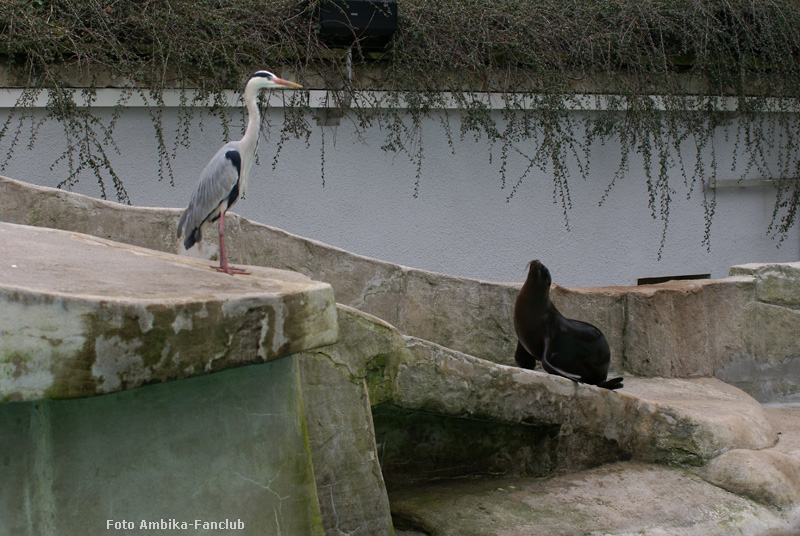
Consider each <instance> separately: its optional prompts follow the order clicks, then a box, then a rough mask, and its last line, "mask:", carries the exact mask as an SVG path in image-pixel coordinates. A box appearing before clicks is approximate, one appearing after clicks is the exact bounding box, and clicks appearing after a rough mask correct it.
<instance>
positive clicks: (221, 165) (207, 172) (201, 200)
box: [178, 144, 239, 249]
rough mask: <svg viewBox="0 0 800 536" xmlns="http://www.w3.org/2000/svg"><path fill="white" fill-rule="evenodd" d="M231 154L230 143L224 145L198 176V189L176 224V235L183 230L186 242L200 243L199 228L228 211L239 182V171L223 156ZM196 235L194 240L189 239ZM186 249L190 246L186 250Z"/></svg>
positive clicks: (232, 149)
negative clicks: (232, 193) (232, 194)
mask: <svg viewBox="0 0 800 536" xmlns="http://www.w3.org/2000/svg"><path fill="white" fill-rule="evenodd" d="M230 151H235V148H233V147H231V144H226V145H224V146H223V147H222V148H221V149H220V150H219V151H217V154H215V155H214V157H213V158H212V159H211V161H210V162H209V163H208V165H206V167H205V169H203V171H202V173H200V179H199V180H198V182H197V188H196V189H195V191H194V194H193V195H192V199H191V201H190V202H189V206H188V207H187V208H186V210H185V211H184V213H183V215H182V216H181V220H180V223H179V224H178V233H179V234H178V236H180V233H181V231H182V230H183V231H185V232H186V242H191V243H194V242H196V241H197V240H199V239H200V236H199V231H200V227H201V226H202V225H203V224H204V223H206V222H207V221H211V220H214V219H216V218H217V217H218V216H219V213H220V212H221V211H224V210H226V209H227V208H228V204H229V199H230V196H231V192H232V191H234V190H235V189H236V187H237V184H238V182H239V168H238V167H237V166H236V165H234V162H233V161H232V160H231V159H230V158H228V157H227V156H226V154H227V153H228V152H230ZM196 232H197V234H198V235H197V239H196V240H190V237H191V236H192V235H194V234H195V233H196ZM186 242H185V243H184V245H185V244H186ZM189 247H191V245H190V246H187V249H188V248H189Z"/></svg>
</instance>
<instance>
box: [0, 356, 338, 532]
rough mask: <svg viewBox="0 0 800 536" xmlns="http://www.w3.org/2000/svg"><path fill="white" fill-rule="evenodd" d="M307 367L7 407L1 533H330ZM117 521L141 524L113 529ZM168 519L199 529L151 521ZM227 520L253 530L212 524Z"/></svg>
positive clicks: (278, 366)
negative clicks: (152, 526) (315, 453)
mask: <svg viewBox="0 0 800 536" xmlns="http://www.w3.org/2000/svg"><path fill="white" fill-rule="evenodd" d="M298 368H299V359H298V358H297V357H294V356H293V357H287V358H285V359H280V360H276V361H271V362H269V363H262V364H258V365H251V366H247V367H240V368H236V369H231V370H227V371H223V372H220V373H217V374H209V375H206V376H201V377H197V378H190V379H187V380H180V381H175V382H169V383H161V384H155V385H148V386H144V387H140V388H138V389H133V390H128V391H123V392H118V393H112V394H109V395H105V396H96V397H90V398H79V399H71V400H42V401H36V402H12V403H5V404H0V482H2V483H3V485H2V486H0V534H3V535H9V536H10V535H15V536H16V535H19V536H45V535H46V536H75V535H83V534H91V535H94V534H129V535H140V534H155V533H159V534H184V533H192V534H241V535H249V536H262V535H264V534H284V535H294V534H297V535H318V536H321V535H322V534H323V529H322V522H321V514H320V509H319V506H318V501H317V492H316V486H315V483H314V473H313V468H312V461H311V456H310V453H309V444H308V439H307V436H306V425H305V418H304V411H303V397H302V394H301V388H300V383H299V377H300V376H299V374H298ZM109 519H110V520H113V521H115V522H121V521H123V520H125V521H127V522H129V523H133V528H132V529H130V530H108V529H107V520H109ZM162 519H163V520H165V521H167V522H169V521H170V520H173V519H174V520H177V521H179V522H186V523H187V524H189V525H188V526H189V528H188V529H187V530H148V529H147V525H145V526H144V528H143V526H142V522H145V523H149V522H156V523H158V522H160V521H161V520H162ZM195 520H201V524H200V525H199V526H198V530H194V529H195V527H194V522H195ZM225 520H230V521H231V522H237V521H241V522H242V523H243V527H242V529H241V530H238V529H237V530H203V525H202V522H219V521H223V522H224V521H225Z"/></svg>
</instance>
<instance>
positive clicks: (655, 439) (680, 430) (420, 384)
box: [392, 339, 777, 466]
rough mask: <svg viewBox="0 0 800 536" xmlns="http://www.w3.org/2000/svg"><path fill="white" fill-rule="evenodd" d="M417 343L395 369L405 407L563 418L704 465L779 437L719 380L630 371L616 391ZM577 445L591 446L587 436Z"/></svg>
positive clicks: (599, 436) (513, 418) (504, 418)
mask: <svg viewBox="0 0 800 536" xmlns="http://www.w3.org/2000/svg"><path fill="white" fill-rule="evenodd" d="M409 349H410V350H411V353H412V355H411V356H410V357H408V358H406V360H405V361H403V362H400V363H397V365H396V366H397V369H396V370H395V371H394V372H393V374H394V385H395V387H394V393H395V394H394V398H393V400H392V404H393V405H395V406H397V407H399V408H403V409H409V410H415V411H423V412H426V413H430V414H437V415H449V416H453V417H464V418H470V419H478V420H488V421H492V422H499V423H507V424H520V423H524V424H528V425H539V426H551V425H556V426H559V427H560V430H561V431H560V432H559V434H564V435H572V434H579V435H582V436H585V437H587V438H590V439H591V440H593V441H599V442H602V443H611V444H613V445H615V446H616V447H617V448H618V449H619V453H620V455H622V454H626V453H627V454H628V455H630V456H633V457H634V458H636V459H639V460H644V461H657V462H662V463H680V464H691V465H702V464H704V463H706V462H707V461H709V460H711V459H713V458H715V457H717V456H718V455H720V454H722V453H723V452H726V451H728V450H731V449H737V448H742V449H762V448H766V447H771V446H773V445H774V444H775V443H776V442H777V436H776V434H775V432H774V430H773V429H772V426H771V425H770V423H769V422H768V420H767V419H766V417H765V416H764V412H763V410H762V408H761V405H760V404H759V403H758V402H756V401H755V400H754V399H752V398H751V397H750V396H748V395H747V394H745V393H743V392H742V391H740V390H738V389H736V388H733V387H730V386H728V385H726V384H724V383H723V382H721V381H719V380H716V379H710V378H704V379H696V380H679V379H644V378H634V377H630V378H626V380H625V387H624V388H623V389H622V390H620V391H609V390H606V389H601V388H598V387H595V386H591V385H585V384H577V383H575V382H572V381H570V380H567V379H565V378H560V377H556V376H552V375H549V374H546V373H542V372H537V371H530V370H523V369H519V368H516V367H508V366H504V365H498V364H495V363H492V362H489V361H485V360H482V359H479V358H475V357H472V356H469V355H466V354H462V353H459V352H455V351H453V350H449V349H447V348H444V347H441V346H438V345H434V344H432V343H429V342H426V341H421V340H419V339H409ZM575 450H576V451H580V452H581V454H582V455H590V454H591V449H587V448H586V445H584V447H583V448H582V449H580V448H576V449H575ZM595 463H596V461H595ZM581 464H588V465H591V464H592V460H591V459H588V460H583V461H582V462H581ZM581 464H579V466H580V465H581Z"/></svg>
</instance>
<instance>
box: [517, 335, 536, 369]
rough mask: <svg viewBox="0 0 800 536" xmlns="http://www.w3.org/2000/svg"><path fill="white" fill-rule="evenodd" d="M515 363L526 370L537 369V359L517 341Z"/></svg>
mask: <svg viewBox="0 0 800 536" xmlns="http://www.w3.org/2000/svg"><path fill="white" fill-rule="evenodd" d="M514 361H516V362H517V366H519V367H522V368H524V369H529V370H535V369H536V358H535V357H533V356H532V355H531V354H530V352H528V351H527V350H526V349H525V347H524V346H522V343H521V342H519V341H517V351H516V352H514Z"/></svg>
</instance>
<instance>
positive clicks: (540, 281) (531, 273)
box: [526, 260, 553, 290]
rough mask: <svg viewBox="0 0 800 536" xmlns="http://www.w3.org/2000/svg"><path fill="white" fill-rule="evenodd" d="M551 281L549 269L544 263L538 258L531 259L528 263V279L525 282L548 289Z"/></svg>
mask: <svg viewBox="0 0 800 536" xmlns="http://www.w3.org/2000/svg"><path fill="white" fill-rule="evenodd" d="M552 282H553V280H552V278H551V277H550V270H548V269H547V267H546V266H545V265H544V264H542V263H541V262H539V261H538V260H532V261H531V262H529V263H528V279H527V281H526V283H528V284H531V285H535V286H536V287H538V288H540V289H542V290H544V289H549V288H550V283H552Z"/></svg>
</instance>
